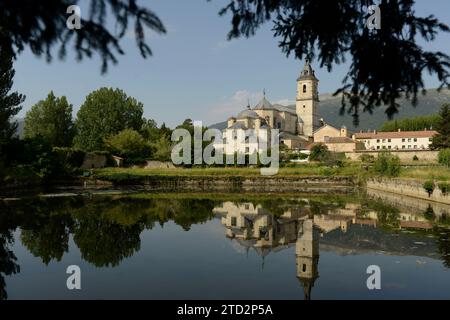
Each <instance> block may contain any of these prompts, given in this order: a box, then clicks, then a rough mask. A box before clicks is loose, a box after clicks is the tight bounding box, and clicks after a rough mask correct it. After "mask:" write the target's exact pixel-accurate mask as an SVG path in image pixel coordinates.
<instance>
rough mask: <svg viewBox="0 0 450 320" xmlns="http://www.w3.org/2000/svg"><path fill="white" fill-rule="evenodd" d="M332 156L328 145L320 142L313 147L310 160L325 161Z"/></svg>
mask: <svg viewBox="0 0 450 320" xmlns="http://www.w3.org/2000/svg"><path fill="white" fill-rule="evenodd" d="M329 157H330V152H329V151H328V148H327V146H326V145H324V144H322V143H318V144H316V145H314V146H313V147H312V148H311V154H310V155H309V160H311V161H325V160H327V159H328V158H329Z"/></svg>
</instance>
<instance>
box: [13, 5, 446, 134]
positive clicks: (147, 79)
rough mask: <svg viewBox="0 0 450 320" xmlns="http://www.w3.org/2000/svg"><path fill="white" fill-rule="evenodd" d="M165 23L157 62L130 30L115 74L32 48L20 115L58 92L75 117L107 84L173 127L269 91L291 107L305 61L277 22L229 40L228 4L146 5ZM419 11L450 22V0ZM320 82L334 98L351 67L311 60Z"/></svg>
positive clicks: (217, 117)
mask: <svg viewBox="0 0 450 320" xmlns="http://www.w3.org/2000/svg"><path fill="white" fill-rule="evenodd" d="M139 3H140V4H141V5H145V6H146V7H148V8H150V9H151V10H153V11H154V12H155V13H156V14H157V15H158V16H159V17H160V18H161V20H162V21H163V23H164V25H165V27H166V29H167V30H168V32H167V34H166V35H162V36H160V35H157V34H155V33H152V32H151V31H149V30H147V33H146V36H147V40H148V41H147V42H148V44H149V45H150V47H151V49H152V51H153V57H150V58H147V59H143V58H142V57H141V55H140V53H139V51H138V49H137V48H136V45H135V40H134V38H133V36H132V34H131V33H130V34H129V35H127V36H126V37H125V38H124V39H123V40H122V43H121V45H122V47H123V49H124V50H125V55H123V56H119V63H118V64H117V65H111V66H110V68H109V69H108V72H107V73H106V74H105V75H102V74H101V72H100V66H101V63H100V60H99V59H98V58H97V57H95V58H93V59H90V60H86V59H85V60H83V61H82V62H77V61H76V60H75V59H74V56H73V55H72V54H68V56H67V58H66V59H65V60H64V61H61V60H58V59H57V54H56V50H55V51H54V53H55V54H54V59H53V61H52V62H51V63H47V62H46V60H45V59H44V58H38V57H36V56H34V55H33V54H31V53H30V52H29V51H24V52H23V53H22V54H21V55H20V56H19V57H18V59H17V61H16V62H15V69H16V76H15V80H14V82H15V83H14V90H17V91H19V92H20V93H23V94H25V95H26V96H27V99H26V101H25V103H24V105H23V107H24V108H23V110H22V111H21V112H20V114H19V117H24V115H25V113H26V111H28V110H29V109H30V108H31V106H32V105H34V104H35V103H37V102H38V101H39V100H42V99H44V98H45V97H46V96H47V94H48V93H49V92H50V91H51V90H53V92H54V93H55V94H56V95H57V96H62V95H65V96H66V97H67V98H68V100H69V102H70V103H71V104H73V107H74V116H75V115H76V112H77V111H78V110H79V107H80V106H81V105H82V103H83V102H84V99H85V97H86V96H87V95H88V94H89V93H90V92H92V91H94V90H96V89H98V88H101V87H105V86H106V87H114V88H120V89H123V90H124V91H125V92H126V93H127V94H128V95H130V96H133V97H135V98H136V99H138V100H139V101H141V102H142V103H143V104H144V116H145V117H147V118H152V119H155V120H156V121H157V122H158V124H161V123H163V122H165V123H166V124H167V125H169V126H171V127H174V126H176V125H178V124H180V123H181V122H182V121H183V120H184V119H186V118H190V119H192V120H197V121H202V122H203V123H204V124H205V125H209V124H213V123H216V122H221V121H225V120H226V119H227V118H228V117H230V116H231V115H235V114H236V113H237V112H239V111H241V110H243V109H244V108H245V107H246V105H247V103H248V102H247V101H250V104H251V105H252V106H254V105H256V103H257V102H258V101H259V99H261V97H262V95H263V94H262V92H263V90H264V89H265V90H266V96H267V98H268V99H269V100H270V101H271V102H272V103H284V104H287V103H292V102H293V101H294V100H295V95H296V79H297V77H298V74H299V72H300V71H301V69H302V68H303V65H304V62H303V61H299V60H296V59H294V58H293V57H289V58H287V57H286V55H285V54H284V53H282V52H281V49H280V48H279V47H278V40H277V39H276V38H274V37H273V33H272V31H271V27H272V24H271V23H268V24H267V25H265V26H264V27H263V28H261V29H260V30H259V31H258V32H257V34H256V36H254V37H251V38H248V39H245V38H244V39H239V40H232V41H227V37H226V36H227V33H228V31H229V30H230V26H231V25H230V16H225V17H219V16H218V12H219V10H220V8H222V7H223V6H224V5H225V4H226V3H228V0H212V1H211V2H207V1H206V0H189V1H185V0H140V2H139ZM87 4H88V0H86V1H83V2H81V3H80V5H81V12H82V15H83V12H85V11H87V10H88V5H87ZM415 8H416V12H417V13H418V14H419V15H422V16H426V15H429V14H434V15H435V16H436V17H438V18H439V19H440V20H441V21H442V22H444V23H446V24H448V25H450V1H449V0H417V2H416V7H415ZM424 48H425V49H427V50H440V51H443V52H445V53H447V54H450V34H449V33H447V34H441V35H440V36H438V37H437V38H436V40H435V42H433V43H431V44H430V43H424ZM312 65H313V68H314V69H315V70H316V76H317V77H318V78H319V80H320V83H319V91H320V92H321V93H332V92H334V91H335V90H336V89H337V88H339V87H340V84H341V81H342V78H343V77H344V75H345V73H346V71H347V67H348V64H343V65H339V66H335V67H334V69H333V70H332V72H330V73H329V72H327V70H326V69H320V68H318V65H317V63H315V62H313V63H312ZM425 81H426V86H427V87H428V88H434V87H437V86H438V81H437V79H434V78H431V77H429V76H425Z"/></svg>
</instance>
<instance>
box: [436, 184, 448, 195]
mask: <svg viewBox="0 0 450 320" xmlns="http://www.w3.org/2000/svg"><path fill="white" fill-rule="evenodd" d="M438 187H439V190H441V192H442V194H443V195H444V196H446V195H447V193H448V191H449V190H450V184H448V183H447V182H441V183H438Z"/></svg>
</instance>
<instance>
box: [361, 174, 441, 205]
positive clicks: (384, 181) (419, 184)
mask: <svg viewBox="0 0 450 320" xmlns="http://www.w3.org/2000/svg"><path fill="white" fill-rule="evenodd" d="M367 188H368V189H374V190H381V191H385V192H392V193H396V194H401V195H405V196H410V197H415V198H419V199H424V200H429V201H436V202H441V203H446V204H450V195H449V194H448V193H447V194H443V193H442V191H441V190H440V189H439V188H438V186H437V184H436V186H435V188H434V190H433V193H432V194H431V195H429V194H428V192H427V191H426V190H425V188H424V187H423V181H416V180H404V179H388V178H372V179H368V180H367Z"/></svg>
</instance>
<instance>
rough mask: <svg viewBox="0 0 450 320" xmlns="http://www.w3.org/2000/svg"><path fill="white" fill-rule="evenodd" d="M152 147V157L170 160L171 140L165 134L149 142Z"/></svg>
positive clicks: (159, 159)
mask: <svg viewBox="0 0 450 320" xmlns="http://www.w3.org/2000/svg"><path fill="white" fill-rule="evenodd" d="M150 146H151V148H152V159H153V160H158V161H170V159H171V153H172V142H171V141H170V139H169V137H168V136H166V135H162V136H160V138H159V139H158V140H157V141H155V142H152V143H150Z"/></svg>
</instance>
